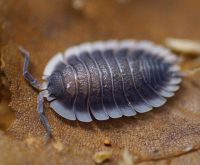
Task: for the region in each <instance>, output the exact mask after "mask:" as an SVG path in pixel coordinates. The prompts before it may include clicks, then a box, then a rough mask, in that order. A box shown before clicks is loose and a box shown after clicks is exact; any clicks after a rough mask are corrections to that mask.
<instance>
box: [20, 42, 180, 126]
mask: <svg viewBox="0 0 200 165" xmlns="http://www.w3.org/2000/svg"><path fill="white" fill-rule="evenodd" d="M21 51H22V53H23V54H27V52H26V51H25V50H23V49H22V48H21ZM27 61H28V60H27ZM178 61H179V59H178V58H177V57H176V56H175V55H174V54H172V53H171V52H170V51H169V50H168V49H166V48H164V47H162V46H159V45H155V44H154V43H152V42H150V41H134V40H122V41H117V40H109V41H98V42H94V43H84V44H81V45H78V46H74V47H71V48H69V49H67V50H66V51H65V52H64V53H58V54H56V55H55V56H54V57H53V58H52V59H51V60H50V61H49V63H48V64H47V66H46V68H45V70H44V79H45V82H46V83H45V85H43V88H42V87H41V85H39V83H38V82H37V83H36V80H35V81H34V82H35V83H33V78H32V77H31V78H32V84H33V85H34V86H35V87H38V88H40V89H41V88H42V92H41V93H40V95H39V97H38V100H39V101H38V111H39V112H41V114H42V113H43V107H42V102H43V97H47V100H49V101H51V102H50V106H51V107H52V109H53V110H54V111H55V112H56V113H58V114H59V115H60V116H62V117H64V118H66V119H69V120H76V119H78V120H79V121H82V122H90V121H92V120H93V118H95V119H97V120H107V119H109V118H119V117H122V116H134V115H136V113H144V112H147V111H150V110H151V109H152V108H154V107H160V106H162V105H163V104H164V103H165V102H166V98H168V97H172V96H173V95H174V92H175V91H177V90H178V89H179V84H180V82H181V80H182V79H181V76H180V75H181V74H180V73H181V71H180V68H179V66H178V65H177V64H178ZM25 63H26V62H25ZM26 66H27V65H25V66H24V68H25V67H26ZM25 70H26V69H24V72H25ZM27 72H28V71H27ZM27 72H26V74H27ZM24 75H25V74H24ZM27 77H28V76H26V75H25V78H26V79H27V80H28V81H31V80H30V78H29V79H28V78H27ZM29 77H30V76H29ZM41 100H42V101H41ZM41 109H42V110H41ZM43 123H45V122H44V121H43Z"/></svg>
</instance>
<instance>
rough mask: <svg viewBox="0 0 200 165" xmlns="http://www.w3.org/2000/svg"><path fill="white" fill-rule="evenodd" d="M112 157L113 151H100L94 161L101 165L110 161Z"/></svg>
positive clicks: (95, 155)
mask: <svg viewBox="0 0 200 165" xmlns="http://www.w3.org/2000/svg"><path fill="white" fill-rule="evenodd" d="M111 157H112V151H100V152H97V153H95V154H94V156H93V160H94V161H95V163H97V164H100V163H103V162H105V161H106V160H109V159H110V158H111Z"/></svg>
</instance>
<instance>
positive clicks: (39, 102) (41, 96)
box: [37, 91, 52, 140]
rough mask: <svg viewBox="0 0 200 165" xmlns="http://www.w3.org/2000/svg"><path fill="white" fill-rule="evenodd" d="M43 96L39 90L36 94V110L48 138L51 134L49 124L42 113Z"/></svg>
mask: <svg viewBox="0 0 200 165" xmlns="http://www.w3.org/2000/svg"><path fill="white" fill-rule="evenodd" d="M44 97H45V93H44V91H42V92H40V93H39V95H38V100H37V101H38V107H37V111H38V113H39V115H40V121H41V122H42V124H43V125H44V127H45V129H46V132H47V140H48V139H50V137H51V136H52V133H51V126H50V125H49V122H48V119H47V117H46V115H45V113H44V108H43V103H44Z"/></svg>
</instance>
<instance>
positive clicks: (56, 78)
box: [47, 72, 65, 97]
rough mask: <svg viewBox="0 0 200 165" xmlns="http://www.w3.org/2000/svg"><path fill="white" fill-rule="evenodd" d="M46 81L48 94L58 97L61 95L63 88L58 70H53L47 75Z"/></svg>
mask: <svg viewBox="0 0 200 165" xmlns="http://www.w3.org/2000/svg"><path fill="white" fill-rule="evenodd" d="M47 81H48V85H47V90H48V91H49V94H50V96H54V97H59V96H62V95H63V92H64V90H65V88H64V84H63V81H62V75H61V73H60V72H54V73H53V74H52V75H51V76H49V77H48V79H47Z"/></svg>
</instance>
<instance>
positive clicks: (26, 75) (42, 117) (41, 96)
mask: <svg viewBox="0 0 200 165" xmlns="http://www.w3.org/2000/svg"><path fill="white" fill-rule="evenodd" d="M19 50H20V52H21V54H22V55H23V56H24V57H25V61H24V67H23V75H24V78H25V79H26V80H27V81H28V82H29V83H30V84H31V86H33V87H34V88H36V89H38V90H40V91H41V90H43V89H44V87H43V85H42V84H40V83H39V82H38V81H37V79H35V78H34V77H33V76H32V75H31V73H30V72H29V71H28V67H29V63H30V53H29V52H28V51H27V50H26V49H24V48H23V47H21V46H19ZM44 97H47V93H46V90H44V91H41V92H40V93H39V95H38V99H37V102H38V107H37V111H38V113H39V115H40V121H41V122H42V124H43V125H44V127H45V129H46V132H47V140H48V139H50V137H51V135H52V133H51V127H50V125H49V122H48V119H47V117H46V115H45V113H44V108H43V103H44Z"/></svg>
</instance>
